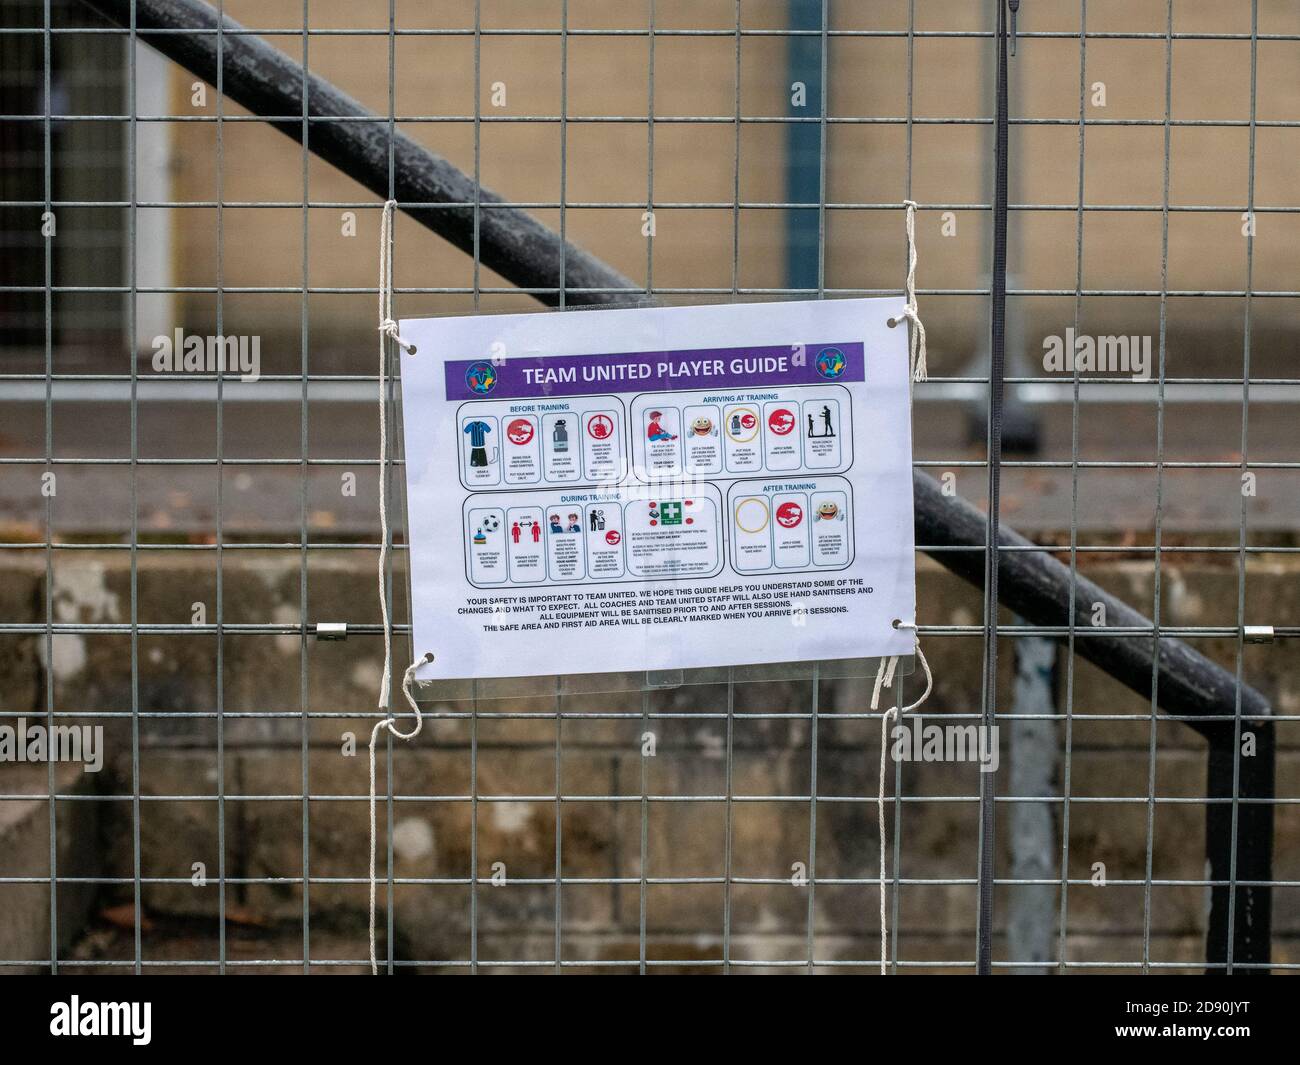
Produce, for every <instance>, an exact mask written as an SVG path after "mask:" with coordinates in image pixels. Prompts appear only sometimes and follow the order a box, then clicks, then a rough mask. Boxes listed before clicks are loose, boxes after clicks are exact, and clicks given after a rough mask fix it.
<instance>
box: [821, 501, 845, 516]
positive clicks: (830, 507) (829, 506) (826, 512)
mask: <svg viewBox="0 0 1300 1065" xmlns="http://www.w3.org/2000/svg"><path fill="white" fill-rule="evenodd" d="M817 520H818V521H843V520H844V512H843V511H841V510H840V507H839V504H838V503H836V502H835V501H834V500H833V499H823V500H822V501H821V502H820V503H818V504H817Z"/></svg>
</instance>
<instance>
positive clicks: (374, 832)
mask: <svg viewBox="0 0 1300 1065" xmlns="http://www.w3.org/2000/svg"><path fill="white" fill-rule="evenodd" d="M432 661H433V655H432V654H426V655H425V656H424V657H423V658H421V659H420V660H419V661H418V662H412V663H411V664H410V665H409V666H407V667H406V672H405V673H403V674H402V694H403V695H405V696H406V701H407V703H408V704H409V705H410V707H411V713H412V714H414V715H415V724H414V725H413V726H412V728H411V731H410V732H403V731H402V730H401V729H399V728H398V727H397V719H396V718H394V717H386V718H384V719H383V720H382V721H380V722H377V723H376V725H375V727H374V728H373V729H371V730H370V975H371V976H378V975H379V964H378V962H377V961H376V960H375V895H376V894H377V893H378V879H377V878H376V876H375V852H376V851H377V850H378V849H379V848H378V844H377V842H376V841H377V840H378V838H379V832H378V829H377V827H376V825H375V803H376V790H377V789H376V787H375V776H376V772H377V771H376V768H375V764H376V761H377V759H376V757H375V748H376V745H377V744H378V742H379V733H380V732H381V731H383V730H384V729H388V731H389V732H391V733H392V734H393V735H394V736H396V737H397V738H398V739H399V740H413V739H415V737H416V736H418V735H419V734H420V730H421V729H422V728H423V727H424V715H423V714H421V713H420V707H419V706H418V705H417V703H416V701H415V696H413V695H412V694H411V682H412V681H413V680H414V679H415V671H416V670H417V669H419V668H420V667H421V666H422V665H424V664H425V663H426V662H432Z"/></svg>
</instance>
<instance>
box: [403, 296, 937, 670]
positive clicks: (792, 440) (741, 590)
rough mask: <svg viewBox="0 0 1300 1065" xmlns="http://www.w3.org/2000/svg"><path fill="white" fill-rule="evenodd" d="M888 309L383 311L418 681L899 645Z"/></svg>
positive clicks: (900, 584) (902, 612)
mask: <svg viewBox="0 0 1300 1065" xmlns="http://www.w3.org/2000/svg"><path fill="white" fill-rule="evenodd" d="M902 309H903V301H902V300H901V299H896V298H894V299H874V300H833V301H817V302H800V303H772V304H740V305H729V306H717V307H683V308H653V309H636V310H601V311H571V312H565V313H556V312H551V313H542V314H518V315H498V316H492V317H461V318H427V319H408V320H405V321H403V322H402V323H401V325H400V328H401V333H402V335H403V336H404V337H405V338H407V339H408V340H409V341H411V342H412V343H414V344H415V345H416V348H417V354H415V355H403V356H402V371H401V383H402V420H403V425H404V430H405V441H406V467H405V468H406V482H407V483H406V487H407V510H408V518H409V544H410V566H411V590H412V602H413V625H414V635H415V649H416V652H417V654H422V653H424V652H425V651H432V652H434V654H435V656H436V658H435V661H434V662H433V663H432V664H430V665H428V666H425V667H423V668H422V669H421V670H420V672H419V674H418V676H419V677H420V678H421V679H435V678H466V677H512V676H539V675H552V674H568V673H602V672H629V671H639V670H660V669H688V668H696V667H703V666H725V665H746V664H754V663H769V662H796V661H815V660H827V659H837V658H862V657H872V656H876V655H892V654H911V653H912V650H913V645H914V637H913V634H912V633H911V632H909V631H906V630H903V631H900V630H898V629H896V628H894V626H893V621H894V619H900V620H903V621H907V622H911V621H913V620H914V617H915V608H916V571H915V554H914V544H913V532H912V440H911V424H910V409H909V396H908V353H907V329H906V328H905V327H899V328H893V329H891V328H889V327H888V325H887V320H888V319H889V318H890V317H891V316H894V315H898V314H899V313H900V312H901V311H902Z"/></svg>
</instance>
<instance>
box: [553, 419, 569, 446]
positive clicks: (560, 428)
mask: <svg viewBox="0 0 1300 1065" xmlns="http://www.w3.org/2000/svg"><path fill="white" fill-rule="evenodd" d="M551 444H552V446H553V449H554V450H555V451H556V452H560V451H568V450H569V430H568V429H567V428H565V424H564V419H563V418H557V419H556V420H555V428H554V429H553V430H551Z"/></svg>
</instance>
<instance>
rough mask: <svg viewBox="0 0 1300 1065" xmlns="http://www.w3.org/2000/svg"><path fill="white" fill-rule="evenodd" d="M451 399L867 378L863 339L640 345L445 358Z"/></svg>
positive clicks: (740, 386) (734, 387) (720, 387)
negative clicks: (497, 358) (610, 350)
mask: <svg viewBox="0 0 1300 1065" xmlns="http://www.w3.org/2000/svg"><path fill="white" fill-rule="evenodd" d="M446 375H447V378H446V380H447V399H448V400H449V401H451V402H461V401H463V400H467V399H539V398H541V399H544V398H545V397H547V396H552V395H554V396H581V395H590V394H599V393H603V392H666V391H672V390H683V391H699V390H707V391H713V390H717V391H735V390H738V389H753V388H772V387H775V386H778V385H820V384H825V383H827V382H828V381H862V380H865V379H866V365H865V353H864V351H863V348H862V343H861V341H856V342H852V343H841V344H784V345H778V346H776V347H747V348H700V349H696V350H685V351H633V352H622V353H618V354H607V355H551V356H547V357H545V358H508V359H503V360H502V361H501V362H500V364H499V365H498V364H496V363H493V362H492V361H491V360H489V359H460V360H456V361H452V362H448V363H447V364H446Z"/></svg>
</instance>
